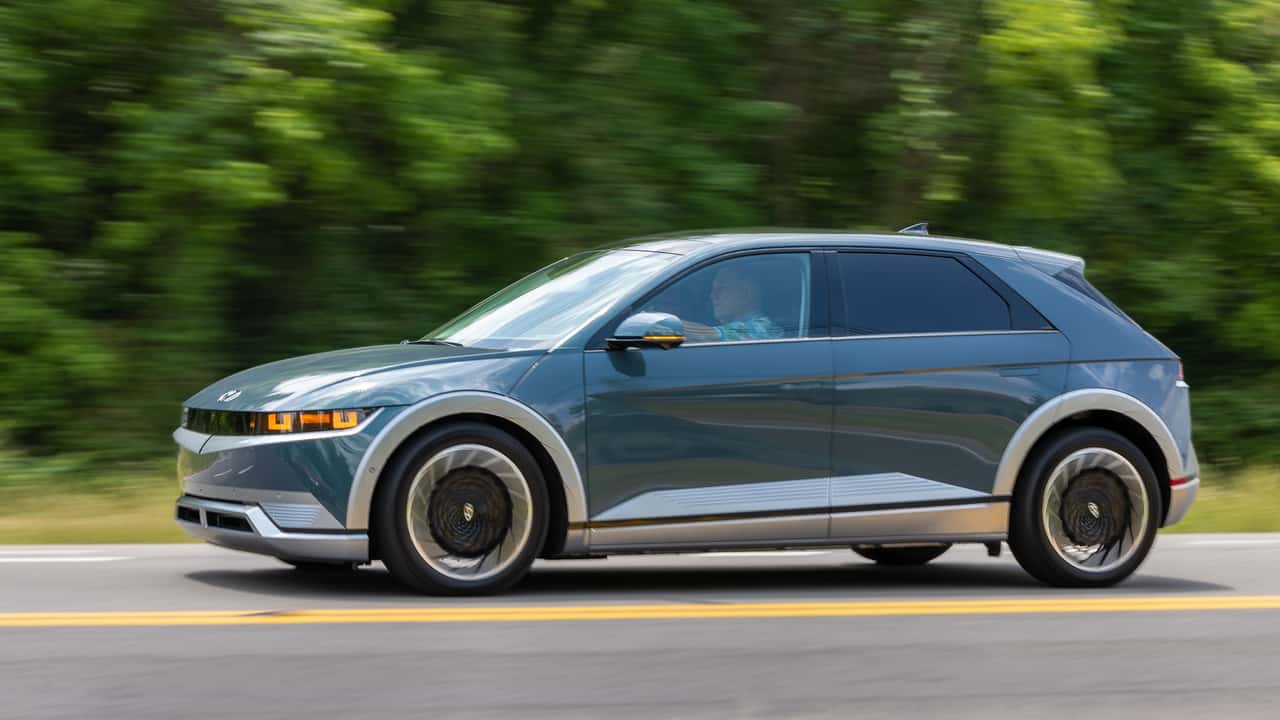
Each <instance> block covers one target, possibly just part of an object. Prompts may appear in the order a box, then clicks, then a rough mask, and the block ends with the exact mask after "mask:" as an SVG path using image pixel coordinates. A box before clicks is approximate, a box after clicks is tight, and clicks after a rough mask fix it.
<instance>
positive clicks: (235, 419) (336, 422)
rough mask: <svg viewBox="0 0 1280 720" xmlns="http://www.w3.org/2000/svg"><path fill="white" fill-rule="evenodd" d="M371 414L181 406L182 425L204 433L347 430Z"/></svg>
mask: <svg viewBox="0 0 1280 720" xmlns="http://www.w3.org/2000/svg"><path fill="white" fill-rule="evenodd" d="M371 414H373V409H355V410H303V411H300V412H274V413H259V412H229V411H225V410H201V409H199V408H184V409H183V413H182V427H184V428H186V429H188V430H191V431H193V432H198V433H204V434H206V435H284V434H287V433H309V432H324V431H326V430H350V429H351V428H354V427H359V426H360V423H362V422H364V421H365V420H366V419H367V418H368V417H369V416H370V415H371Z"/></svg>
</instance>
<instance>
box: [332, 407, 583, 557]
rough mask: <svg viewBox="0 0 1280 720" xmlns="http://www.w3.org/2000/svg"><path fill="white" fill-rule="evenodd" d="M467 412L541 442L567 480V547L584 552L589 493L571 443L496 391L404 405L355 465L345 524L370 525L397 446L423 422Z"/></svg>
mask: <svg viewBox="0 0 1280 720" xmlns="http://www.w3.org/2000/svg"><path fill="white" fill-rule="evenodd" d="M464 414H465V415H488V416H491V417H496V418H500V419H503V420H506V421H508V422H512V423H515V424H516V425H518V426H519V427H521V428H522V429H524V430H525V432H528V433H529V434H530V435H531V436H533V437H534V438H535V439H536V440H537V441H538V442H539V443H541V444H542V447H543V449H544V450H546V452H547V455H548V456H550V458H551V461H552V462H553V463H554V464H555V467H556V471H557V472H558V473H559V475H560V479H561V482H562V483H563V485H564V498H565V505H566V510H567V511H568V521H569V533H568V537H566V539H565V545H564V552H565V553H566V554H572V553H575V552H584V551H585V550H586V547H587V543H586V538H587V533H586V521H587V494H586V490H585V488H584V487H583V483H582V475H581V473H580V472H579V470H578V465H577V463H576V462H575V461H574V459H573V454H572V453H571V452H570V450H569V446H568V445H566V444H565V441H564V439H563V438H561V437H560V434H559V433H558V432H556V430H555V428H554V427H552V425H551V423H549V422H547V420H546V418H544V417H542V415H540V414H538V412H537V411H535V410H534V409H533V408H530V407H529V406H528V405H525V404H523V403H521V402H518V401H516V400H513V399H511V398H509V397H507V396H505V395H499V394H496V393H491V392H481V391H471V390H466V391H460V392H451V393H445V394H442V395H437V396H435V397H432V398H429V399H427V400H423V401H422V402H420V403H417V404H416V405H412V406H410V407H407V408H405V409H404V411H402V412H401V413H400V414H399V415H397V416H396V418H395V419H394V420H393V421H392V422H391V423H389V424H388V425H387V426H386V427H385V428H383V429H382V432H380V433H378V435H377V437H375V438H374V439H373V442H372V444H371V445H370V446H369V449H368V451H366V452H365V455H364V459H363V460H361V462H360V465H359V467H358V468H357V470H356V476H355V480H354V482H353V483H352V484H351V495H350V497H349V498H348V500H347V522H346V527H347V528H348V529H350V530H366V529H368V527H369V513H370V506H371V505H372V502H373V492H374V489H375V488H376V487H377V484H378V478H379V477H380V476H381V474H382V470H383V469H384V468H385V467H386V465H387V462H388V461H389V460H390V459H391V455H392V453H394V452H395V450H396V448H398V447H400V445H401V444H402V443H404V441H405V440H407V439H409V436H411V435H413V433H415V432H417V431H418V430H419V429H421V428H422V427H424V426H426V425H429V424H431V423H433V422H436V421H437V420H443V419H445V418H448V417H451V416H455V415H464Z"/></svg>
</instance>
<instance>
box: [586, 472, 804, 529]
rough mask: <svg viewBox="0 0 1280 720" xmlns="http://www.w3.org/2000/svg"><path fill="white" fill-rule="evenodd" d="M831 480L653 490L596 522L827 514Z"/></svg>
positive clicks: (632, 499) (784, 481)
mask: <svg viewBox="0 0 1280 720" xmlns="http://www.w3.org/2000/svg"><path fill="white" fill-rule="evenodd" d="M828 491H829V482H828V480H827V478H810V479H805V480H779V481H776V482H756V483H741V484H734V485H713V486H710V487H692V488H678V489H671V490H653V491H651V492H646V493H643V494H641V495H637V496H636V497H633V498H631V499H630V500H626V501H623V502H621V503H619V504H617V505H614V506H613V507H611V508H609V509H608V510H606V511H604V512H602V513H600V514H599V515H597V516H595V517H593V518H591V521H592V522H611V521H615V520H636V519H646V520H647V519H651V518H669V517H681V516H690V515H730V514H734V513H748V512H766V511H771V510H810V509H811V510H814V511H824V512H825V511H826V509H827V507H828V497H829V496H828Z"/></svg>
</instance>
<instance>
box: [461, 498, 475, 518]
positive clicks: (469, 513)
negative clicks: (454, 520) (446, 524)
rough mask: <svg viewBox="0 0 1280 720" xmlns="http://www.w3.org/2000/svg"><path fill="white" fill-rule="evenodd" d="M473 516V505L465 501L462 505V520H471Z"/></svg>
mask: <svg viewBox="0 0 1280 720" xmlns="http://www.w3.org/2000/svg"><path fill="white" fill-rule="evenodd" d="M475 517H476V506H475V505H472V504H471V503H466V504H465V505H463V506H462V519H463V520H464V521H466V522H471V521H472V520H474V519H475Z"/></svg>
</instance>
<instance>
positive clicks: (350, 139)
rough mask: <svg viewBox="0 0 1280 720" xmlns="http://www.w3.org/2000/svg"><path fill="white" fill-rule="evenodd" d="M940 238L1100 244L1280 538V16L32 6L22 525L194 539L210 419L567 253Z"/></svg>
mask: <svg viewBox="0 0 1280 720" xmlns="http://www.w3.org/2000/svg"><path fill="white" fill-rule="evenodd" d="M921 220H928V221H930V222H931V224H932V227H933V229H934V231H935V232H938V233H943V234H949V235H961V236H971V237H977V238H983V239H989V240H995V241H1000V242H1006V243H1014V244H1030V245H1036V246H1039V247H1045V248H1052V249H1057V250H1063V251H1066V252H1070V253H1075V254H1080V255H1083V256H1085V257H1086V259H1087V260H1088V262H1089V271H1088V272H1089V277H1090V279H1091V280H1092V281H1093V282H1094V283H1095V284H1096V285H1098V286H1099V287H1100V288H1102V289H1103V290H1104V291H1105V292H1107V293H1108V294H1109V295H1110V296H1111V297H1112V298H1113V299H1114V300H1115V301H1116V302H1117V303H1119V304H1120V305H1121V306H1122V307H1124V308H1125V310H1126V311H1128V312H1129V313H1130V314H1131V315H1132V316H1134V317H1135V318H1136V319H1137V320H1138V321H1139V322H1141V323H1142V324H1143V325H1144V326H1145V327H1147V328H1148V329H1149V330H1151V331H1152V332H1153V333H1155V334H1156V335H1158V336H1159V337H1160V338H1161V339H1162V340H1164V341H1165V342H1166V344H1168V345H1170V346H1171V347H1172V348H1173V349H1174V350H1175V351H1177V352H1179V353H1180V354H1181V355H1182V356H1183V358H1184V361H1185V366H1186V373H1187V379H1188V381H1189V382H1190V383H1191V385H1192V387H1193V388H1194V391H1193V402H1194V408H1195V416H1196V423H1197V424H1196V427H1195V432H1196V443H1197V447H1198V448H1199V449H1200V452H1201V454H1202V460H1203V461H1205V462H1206V463H1207V464H1208V465H1209V466H1211V467H1212V468H1213V469H1214V470H1213V472H1212V473H1211V474H1210V475H1209V477H1207V482H1208V485H1209V487H1207V488H1206V496H1205V500H1203V501H1202V503H1201V504H1200V505H1198V507H1197V511H1196V512H1193V514H1192V517H1191V521H1190V522H1189V523H1188V524H1187V525H1186V526H1185V527H1186V528H1187V529H1276V528H1280V509H1278V507H1277V505H1276V497H1277V495H1280V481H1277V479H1276V478H1277V473H1275V472H1272V471H1270V470H1267V468H1269V467H1271V466H1273V465H1275V464H1276V463H1277V461H1278V460H1280V369H1278V368H1280V365H1278V363H1280V227H1278V225H1277V221H1278V220H1280V2H1276V0H1202V1H1199V2H1170V1H1169V0H1018V1H1012V0H810V1H806V2H799V3H797V2H788V1H786V0H738V1H736V2H731V1H728V0H630V1H626V0H532V1H530V2H515V1H514V0H513V1H509V2H497V1H487V0H432V1H429V2H428V1H418V2H414V1H411V0H352V1H350V2H347V1H344V0H9V1H8V2H5V3H3V4H0V541H33V542H51V541H58V540H82V541H88V540H94V541H99V540H100V541H109V540H125V539H128V540H132V539H161V538H163V539H177V538H179V537H180V534H179V533H178V532H177V531H176V530H175V529H173V528H172V522H171V520H170V517H169V515H170V510H169V508H170V503H171V501H172V499H173V497H174V496H175V495H176V493H177V490H176V487H177V486H176V482H175V480H174V474H173V467H172V457H173V450H172V444H171V441H170V438H169V434H170V432H171V431H172V429H173V428H174V426H175V425H176V424H177V422H178V415H179V409H180V403H181V401H182V400H183V399H184V398H186V397H187V396H189V395H190V394H192V393H193V392H195V391H196V390H198V389H200V388H201V387H203V386H204V385H206V384H208V383H209V382H211V381H213V380H214V379H216V378H218V377H220V376H222V375H225V374H227V373H229V372H232V371H235V370H238V369H241V368H244V367H247V366H250V365H254V364H258V363H261V362H265V361H269V360H273V359H278V358H281V357H286V356H292V355H299V354H303V353H306V352H312V351H319V350H327V349H334V348H339V347H346V346H354V345H363V344H373V343H383V342H397V341H399V340H400V339H402V338H408V337H417V336H421V335H422V334H424V333H426V332H428V331H430V330H431V329H432V328H433V327H434V326H435V325H437V324H438V323H440V322H441V321H443V320H445V319H447V318H448V317H449V316H451V315H452V314H454V313H456V312H458V311H460V310H461V309H463V308H465V307H466V306H468V305H469V304H471V303H473V302H474V301H476V300H477V299H479V298H481V297H483V296H485V295H487V294H488V293H490V292H492V291H493V290H495V289H497V288H498V287H500V286H502V285H504V284H506V283H508V282H509V281H511V280H513V279H515V278H517V277H519V276H520V275H523V274H525V273H526V272H529V271H531V270H533V269H536V268H537V267H538V266H540V265H542V264H544V263H545V262H548V261H551V260H554V259H556V258H558V257H561V256H564V255H566V254H568V253H571V252H573V251H575V250H578V249H581V248H586V247H591V246H593V245H596V244H600V243H603V242H611V241H615V240H618V239H621V238H624V237H627V236H634V235H640V234H645V233H652V232H662V231H672V230H682V229H692V228H705V227H725V226H766V225H767V226H793V227H794V226H804V227H818V228H848V229H869V230H893V229H896V228H899V227H902V226H904V225H907V224H910V223H913V222H917V221H921ZM1215 498H1216V500H1215ZM1268 502H1270V503H1272V504H1271V505H1270V506H1268V505H1267V504H1266V503H1268ZM58 503H61V504H62V507H56V505H57V504H58ZM1215 503H1216V504H1215ZM1232 503H1234V505H1232ZM68 507H73V508H74V512H73V513H72V515H74V519H73V520H68V518H69V517H71V515H69V514H68V512H69V511H68V510H67V508H68ZM50 513H60V517H61V518H62V519H61V520H60V521H59V522H58V523H53V522H49V521H46V518H48V517H52V515H51V514H50ZM104 518H105V519H110V520H111V522H109V523H108V522H106V521H105V520H104ZM1215 523H1216V524H1215ZM1228 525H1230V527H1228Z"/></svg>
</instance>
